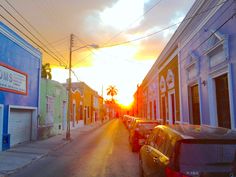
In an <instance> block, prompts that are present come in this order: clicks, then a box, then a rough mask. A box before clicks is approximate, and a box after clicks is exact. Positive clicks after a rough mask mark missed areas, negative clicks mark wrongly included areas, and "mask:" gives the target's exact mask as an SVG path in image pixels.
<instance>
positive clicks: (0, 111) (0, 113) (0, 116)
mask: <svg viewBox="0 0 236 177" xmlns="http://www.w3.org/2000/svg"><path fill="white" fill-rule="evenodd" d="M2 132H3V109H2V107H1V105H0V151H2Z"/></svg>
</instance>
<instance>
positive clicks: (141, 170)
mask: <svg viewBox="0 0 236 177" xmlns="http://www.w3.org/2000/svg"><path fill="white" fill-rule="evenodd" d="M139 177H144V174H143V167H142V160H140V159H139Z"/></svg>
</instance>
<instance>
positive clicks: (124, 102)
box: [117, 98, 134, 108]
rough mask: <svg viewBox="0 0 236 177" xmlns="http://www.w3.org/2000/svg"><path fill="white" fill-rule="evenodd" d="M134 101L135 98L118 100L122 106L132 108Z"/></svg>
mask: <svg viewBox="0 0 236 177" xmlns="http://www.w3.org/2000/svg"><path fill="white" fill-rule="evenodd" d="M133 101H134V100H133V99H127V98H123V99H119V100H118V101H117V102H118V104H119V105H121V106H122V107H125V108H130V107H131V106H132V105H133Z"/></svg>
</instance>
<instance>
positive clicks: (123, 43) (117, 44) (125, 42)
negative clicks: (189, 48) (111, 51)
mask: <svg viewBox="0 0 236 177" xmlns="http://www.w3.org/2000/svg"><path fill="white" fill-rule="evenodd" d="M227 1H228V0H226V1H223V2H221V3H219V4H216V5H215V6H213V7H211V8H208V9H206V10H204V11H202V12H200V13H197V14H195V15H193V16H191V17H187V18H185V19H183V20H182V21H181V22H178V23H175V24H172V25H170V26H168V27H166V28H163V29H161V30H159V31H156V32H154V33H151V34H148V35H146V36H143V37H140V38H136V39H134V40H130V41H124V42H121V43H116V44H112V45H107V46H101V48H109V47H115V46H120V45H125V44H128V43H132V42H135V41H139V40H142V39H145V38H148V37H151V36H153V35H155V34H158V33H161V32H164V31H165V30H169V29H171V28H173V27H175V26H176V25H179V24H181V23H183V22H185V21H188V20H191V19H193V18H195V17H197V16H199V15H202V14H204V13H206V12H208V11H210V10H212V9H214V8H215V7H218V6H220V5H222V4H224V3H226V2H227ZM89 56H91V54H89V55H87V56H85V57H84V58H83V59H81V60H80V61H79V62H81V61H84V60H85V59H87V58H88V57H89Z"/></svg>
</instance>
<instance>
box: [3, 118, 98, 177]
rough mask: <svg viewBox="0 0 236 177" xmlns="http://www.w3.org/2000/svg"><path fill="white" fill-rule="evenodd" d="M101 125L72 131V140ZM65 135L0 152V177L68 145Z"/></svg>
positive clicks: (96, 124) (95, 124)
mask: <svg viewBox="0 0 236 177" xmlns="http://www.w3.org/2000/svg"><path fill="white" fill-rule="evenodd" d="M101 125H102V123H101V122H97V123H94V124H92V125H87V126H83V127H78V128H75V129H72V130H71V137H72V140H73V137H74V138H75V137H77V136H78V135H79V134H80V133H81V132H86V131H91V130H92V129H94V128H96V127H99V126H101ZM65 133H66V132H63V133H62V134H61V135H57V136H53V137H51V138H49V139H46V140H41V141H35V142H30V143H25V144H20V145H18V146H16V147H13V148H11V149H9V150H7V151H3V152H0V177H5V176H7V175H9V174H12V173H14V172H16V171H17V170H20V169H21V168H24V167H26V166H27V165H29V164H31V163H32V162H33V161H35V160H38V159H40V158H42V157H44V156H46V155H47V154H48V153H49V152H51V151H53V150H57V149H59V148H61V147H63V146H65V145H66V144H68V143H69V142H70V141H66V140H65V136H66V135H65Z"/></svg>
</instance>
